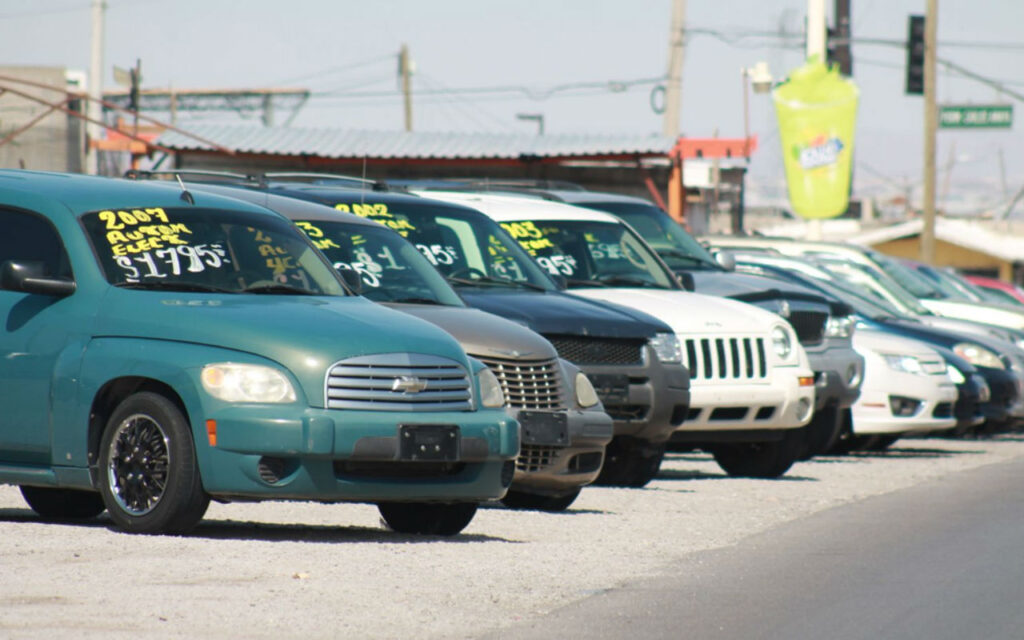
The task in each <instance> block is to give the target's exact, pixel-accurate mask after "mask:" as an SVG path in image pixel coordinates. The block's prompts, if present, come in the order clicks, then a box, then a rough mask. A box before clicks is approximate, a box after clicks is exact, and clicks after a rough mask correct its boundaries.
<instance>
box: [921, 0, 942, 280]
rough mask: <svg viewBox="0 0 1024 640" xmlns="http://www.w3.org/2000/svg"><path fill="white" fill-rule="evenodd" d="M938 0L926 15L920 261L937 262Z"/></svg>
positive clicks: (929, 4)
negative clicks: (936, 67) (922, 217)
mask: <svg viewBox="0 0 1024 640" xmlns="http://www.w3.org/2000/svg"><path fill="white" fill-rule="evenodd" d="M938 22H939V0H928V4H927V12H926V13H925V18H924V196H923V203H924V211H923V215H924V220H923V223H924V224H923V226H922V227H921V262H924V263H925V264H935V138H936V130H937V128H938V109H937V107H936V105H935V85H936V82H935V81H936V77H935V75H936V74H935V54H936V51H935V45H936V42H937V37H936V36H937V34H938Z"/></svg>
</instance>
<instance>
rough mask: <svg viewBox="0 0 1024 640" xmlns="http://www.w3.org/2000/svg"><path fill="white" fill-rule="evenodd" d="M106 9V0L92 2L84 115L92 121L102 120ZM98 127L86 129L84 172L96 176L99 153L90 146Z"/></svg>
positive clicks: (98, 166) (98, 168)
mask: <svg viewBox="0 0 1024 640" xmlns="http://www.w3.org/2000/svg"><path fill="white" fill-rule="evenodd" d="M106 9H107V3H106V0H92V50H91V55H90V58H89V95H90V96H91V97H92V100H88V101H87V102H88V105H87V106H86V113H87V114H88V116H89V117H90V118H92V119H93V120H101V119H102V118H103V105H101V104H100V102H99V101H100V100H101V99H102V98H103V12H104V11H106ZM100 130H101V129H100V126H99V125H97V124H92V123H90V124H89V125H88V126H87V127H86V129H85V132H86V138H87V139H88V142H89V146H88V147H86V150H85V172H86V173H88V174H92V175H97V174H98V173H99V172H100V164H99V152H97V151H96V149H95V148H94V147H93V146H92V144H93V141H94V140H98V139H99V137H100Z"/></svg>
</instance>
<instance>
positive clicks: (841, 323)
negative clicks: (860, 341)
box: [825, 316, 856, 338]
mask: <svg viewBox="0 0 1024 640" xmlns="http://www.w3.org/2000/svg"><path fill="white" fill-rule="evenodd" d="M855 324H856V323H855V322H854V321H853V318H851V317H850V316H839V317H836V316H829V317H828V322H826V323H825V336H826V337H828V338H849V337H850V336H852V335H853V328H854V326H855Z"/></svg>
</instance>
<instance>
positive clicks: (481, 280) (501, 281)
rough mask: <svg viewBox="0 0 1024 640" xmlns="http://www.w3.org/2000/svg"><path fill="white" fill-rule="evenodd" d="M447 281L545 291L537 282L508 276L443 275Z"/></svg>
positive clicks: (472, 285)
mask: <svg viewBox="0 0 1024 640" xmlns="http://www.w3.org/2000/svg"><path fill="white" fill-rule="evenodd" d="M445 279H446V280H448V282H454V283H455V284H461V285H465V286H468V287H476V286H479V285H481V284H496V285H503V286H512V287H521V288H523V289H533V290H534V291H547V289H545V288H544V287H542V286H540V285H539V284H533V283H532V282H524V281H522V280H511V279H509V278H495V277H494V276H484V277H478V278H457V277H455V276H445Z"/></svg>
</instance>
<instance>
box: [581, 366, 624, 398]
mask: <svg viewBox="0 0 1024 640" xmlns="http://www.w3.org/2000/svg"><path fill="white" fill-rule="evenodd" d="M587 378H588V379H589V380H590V383H591V384H592V385H594V390H595V391H597V397H599V398H601V402H602V403H604V404H610V405H620V404H626V403H627V402H628V400H629V376H628V375H626V374H624V373H595V374H592V375H588V376H587Z"/></svg>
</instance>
